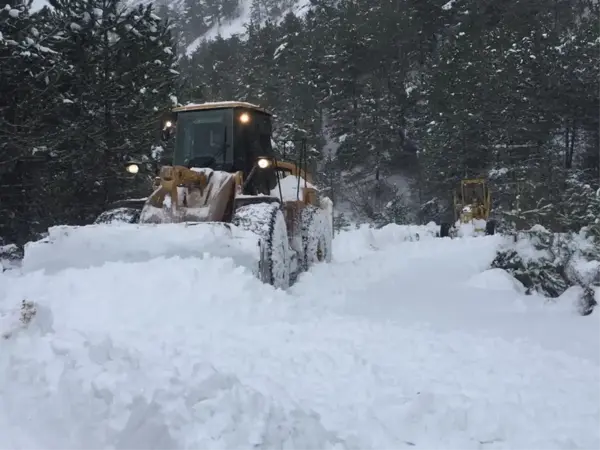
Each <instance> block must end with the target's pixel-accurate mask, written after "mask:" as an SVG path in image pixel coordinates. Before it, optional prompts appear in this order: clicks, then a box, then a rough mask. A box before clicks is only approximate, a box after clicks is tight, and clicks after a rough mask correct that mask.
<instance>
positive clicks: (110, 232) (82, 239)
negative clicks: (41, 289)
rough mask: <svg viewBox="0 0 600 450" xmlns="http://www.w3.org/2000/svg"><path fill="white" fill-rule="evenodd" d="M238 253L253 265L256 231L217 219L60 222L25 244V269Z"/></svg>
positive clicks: (53, 269)
mask: <svg viewBox="0 0 600 450" xmlns="http://www.w3.org/2000/svg"><path fill="white" fill-rule="evenodd" d="M208 254H210V255H212V256H220V257H226V258H233V259H234V260H235V261H236V263H237V264H238V265H240V266H243V267H247V268H249V269H250V270H253V269H254V268H255V265H256V264H257V261H258V239H257V237H256V235H254V234H252V233H250V232H248V231H245V230H243V229H240V228H237V227H230V226H227V225H224V224H214V223H199V224H194V223H180V224H161V225H154V224H143V225H139V224H124V223H120V224H114V225H104V224H95V225H88V226H84V227H77V226H57V227H52V228H50V229H49V230H48V236H47V237H46V238H44V239H41V240H39V241H35V242H29V243H27V244H26V245H25V251H24V257H23V262H22V269H23V270H24V271H27V272H31V271H35V270H40V269H45V270H46V271H47V272H48V273H53V272H56V271H59V270H63V269H66V268H69V267H75V268H86V267H94V266H100V265H102V264H104V263H106V262H109V261H112V262H117V261H129V262H139V261H146V260H149V259H152V258H156V257H159V256H164V257H169V256H179V257H182V258H190V257H193V258H202V257H205V256H206V255H208Z"/></svg>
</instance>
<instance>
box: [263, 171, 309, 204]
mask: <svg viewBox="0 0 600 450" xmlns="http://www.w3.org/2000/svg"><path fill="white" fill-rule="evenodd" d="M298 187H300V189H298ZM280 188H281V192H280V191H279V189H280ZM305 188H309V189H316V188H315V186H314V185H313V184H311V183H309V182H308V181H306V180H305V179H304V178H302V177H297V176H295V175H287V176H285V177H283V178H281V179H280V180H279V183H278V184H277V186H275V188H273V189H272V190H271V195H272V196H273V197H277V198H280V197H281V198H282V200H283V201H285V202H290V201H296V200H302V199H303V198H304V189H305Z"/></svg>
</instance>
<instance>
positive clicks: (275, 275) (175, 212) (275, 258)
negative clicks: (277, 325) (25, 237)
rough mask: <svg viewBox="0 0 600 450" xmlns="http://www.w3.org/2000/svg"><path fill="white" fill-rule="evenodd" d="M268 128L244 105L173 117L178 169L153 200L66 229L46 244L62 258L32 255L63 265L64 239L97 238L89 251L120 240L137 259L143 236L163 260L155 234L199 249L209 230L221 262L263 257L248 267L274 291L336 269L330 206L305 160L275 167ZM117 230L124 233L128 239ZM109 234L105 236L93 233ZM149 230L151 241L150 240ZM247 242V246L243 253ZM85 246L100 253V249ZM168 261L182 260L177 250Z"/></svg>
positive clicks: (265, 115) (203, 107)
mask: <svg viewBox="0 0 600 450" xmlns="http://www.w3.org/2000/svg"><path fill="white" fill-rule="evenodd" d="M271 118H272V114H271V113H270V112H268V111H267V110H265V109H264V108H262V107H259V106H257V105H253V104H250V103H246V102H218V103H202V104H188V105H186V106H181V107H177V108H175V109H174V110H173V111H172V113H171V114H170V116H169V118H168V120H165V121H164V124H163V127H162V130H163V138H164V139H172V138H174V153H173V155H172V160H171V161H172V162H171V164H168V165H164V166H162V167H160V168H159V171H158V176H157V177H156V179H155V184H154V190H153V192H152V193H151V194H150V195H149V196H148V197H147V198H144V199H139V200H137V201H135V200H131V201H123V202H121V204H118V205H114V207H113V208H111V209H110V210H108V211H105V212H104V213H102V214H101V215H100V216H99V217H98V219H97V220H96V222H95V224H93V225H87V226H84V227H68V229H67V230H65V227H62V228H61V233H58V232H55V233H54V234H53V233H52V229H51V230H50V233H49V236H48V237H47V238H45V240H44V242H43V243H42V244H44V245H46V244H49V243H50V244H55V248H54V249H53V250H50V248H51V247H52V246H48V245H46V247H43V246H40V245H38V246H37V248H36V249H34V248H33V247H32V248H30V251H31V252H33V251H34V250H35V251H37V252H38V253H39V252H40V251H42V250H41V249H44V251H45V254H44V258H43V259H45V260H48V258H51V257H52V258H57V257H58V256H56V255H58V254H60V253H61V250H60V248H57V247H58V246H60V244H61V243H62V244H64V245H66V243H67V242H68V241H69V239H67V238H65V236H67V235H68V236H69V238H70V240H71V241H72V242H75V241H77V239H76V238H77V236H78V235H79V236H80V237H79V239H80V240H82V239H84V238H83V237H82V236H84V235H85V236H92V235H93V236H95V237H94V238H92V237H89V239H88V241H92V240H93V239H102V236H105V235H106V236H108V235H110V236H111V237H110V239H113V240H114V239H115V238H114V236H120V238H119V239H120V242H121V244H120V245H121V246H122V247H123V253H127V254H128V255H131V254H132V253H135V252H134V251H133V250H132V249H131V248H130V247H131V246H132V245H133V244H130V241H132V240H134V239H139V238H136V236H140V235H141V234H144V235H147V236H152V237H151V238H149V239H147V240H145V242H144V244H143V246H148V248H146V249H145V250H144V251H146V253H147V254H152V255H158V254H160V251H158V250H156V251H155V249H153V248H152V246H153V245H155V244H154V242H153V241H156V240H157V239H159V238H158V234H159V233H158V232H155V231H158V230H160V232H161V233H163V235H164V234H165V233H169V234H171V236H170V237H168V238H166V239H165V241H169V242H171V243H172V244H171V247H174V246H176V243H175V238H174V237H173V233H177V234H179V235H180V236H184V235H185V236H189V237H190V239H192V240H197V239H200V235H204V236H206V233H205V232H206V230H207V229H208V230H210V231H209V232H208V234H209V237H208V238H205V242H206V243H207V245H208V246H209V247H210V248H211V251H213V250H214V251H215V252H216V253H217V254H218V253H219V251H222V250H226V249H231V248H232V247H235V246H236V245H237V247H239V248H241V247H244V249H245V250H247V249H248V248H250V250H252V249H254V247H256V248H255V251H254V253H253V255H254V256H255V258H253V259H252V260H251V262H250V263H249V265H250V266H251V268H252V270H253V272H254V273H255V275H256V276H257V277H258V278H259V279H260V280H262V281H263V282H265V283H268V284H271V285H273V286H275V287H277V288H282V289H285V288H287V287H288V286H290V285H291V284H292V283H293V282H294V281H295V279H296V278H297V276H298V275H299V274H300V273H301V272H303V271H306V270H308V268H309V267H310V266H311V265H313V264H314V263H317V262H322V261H325V262H329V261H331V256H332V248H331V247H332V238H333V223H332V209H333V204H332V202H331V200H330V199H329V198H327V197H326V196H323V195H320V192H319V190H318V189H317V188H316V187H315V185H314V184H313V180H312V178H311V176H310V174H309V173H308V172H307V168H306V155H300V158H299V162H298V163H297V164H296V163H291V162H284V161H279V160H278V159H277V157H276V156H275V152H274V149H273V148H272V143H273V141H272V122H271ZM304 151H305V150H304ZM303 164H304V167H302V165H303ZM126 169H127V171H128V172H129V173H130V174H137V173H138V172H142V170H141V167H140V166H139V165H138V164H136V163H131V164H128V165H127V167H126ZM136 176H137V175H136ZM136 202H137V205H135V204H136ZM132 210H133V213H132ZM115 222H117V223H115ZM123 222H129V223H123ZM106 227H113V228H111V229H110V230H109V231H107V229H106ZM114 227H121V228H118V230H119V233H121V234H118V233H117V232H116V231H115V230H117V228H114ZM128 227H129V228H128ZM131 227H135V229H132V228H131ZM103 228H104V232H101V231H94V230H101V229H103ZM149 229H150V230H152V233H153V234H151V235H150V234H148V233H149V232H148V230H149ZM128 236H129V237H128ZM155 236H156V238H154V237H155ZM195 236H198V238H196V237H195ZM86 239H87V238H86ZM106 239H109V238H108V237H107V238H106ZM241 240H245V241H250V244H248V242H245V244H244V245H240V241H241ZM198 242H199V241H198ZM193 244H194V242H190V244H189V245H190V246H192V245H193ZM72 245H75V244H72ZM86 245H87V246H88V248H90V246H91V245H94V246H95V247H94V248H98V249H100V248H102V247H101V246H100V244H98V243H97V242H96V241H94V242H88V244H86ZM156 245H157V244H156ZM181 245H182V246H183V245H184V244H181ZM45 249H48V250H47V251H46V250H45ZM99 251H100V250H98V251H97V252H96V253H98V252H99ZM203 251H204V250H203V249H202V248H200V247H198V249H197V251H196V253H197V254H198V255H199V256H201V254H202V253H203ZM50 252H52V253H50ZM90 252H92V253H93V251H92V250H90V251H88V253H90ZM185 252H186V253H189V251H188V249H185ZM63 253H69V251H67V250H66V249H64V251H63ZM77 253H79V252H77ZM116 253H119V252H118V251H116ZM167 253H169V254H170V255H172V256H177V255H178V253H177V252H176V251H174V250H171V251H170V252H167ZM192 256H194V255H192ZM119 258H120V256H119V255H116V256H115V251H113V252H112V253H111V257H110V259H112V260H113V261H115V260H125V259H127V256H126V255H122V259H119ZM30 259H33V256H32V258H30ZM88 259H89V258H88ZM245 261H246V263H248V259H247V258H246V259H245ZM55 262H56V261H55ZM89 264H91V263H89Z"/></svg>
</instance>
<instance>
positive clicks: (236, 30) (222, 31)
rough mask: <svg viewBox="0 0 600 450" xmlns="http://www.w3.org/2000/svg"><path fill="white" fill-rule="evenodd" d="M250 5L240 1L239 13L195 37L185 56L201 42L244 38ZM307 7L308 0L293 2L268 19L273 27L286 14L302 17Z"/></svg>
mask: <svg viewBox="0 0 600 450" xmlns="http://www.w3.org/2000/svg"><path fill="white" fill-rule="evenodd" d="M251 4H252V1H251V0H242V1H241V2H240V12H239V14H238V15H237V16H236V17H234V18H233V19H230V20H224V21H223V22H222V23H221V25H215V26H213V27H212V28H211V29H209V30H208V31H207V32H206V33H204V34H203V35H201V36H199V37H197V38H196V39H195V40H193V41H192V42H191V43H190V44H189V45H188V46H187V48H186V49H185V54H186V55H187V56H188V57H189V56H191V55H192V54H193V53H194V52H195V51H196V50H197V49H198V47H199V46H200V44H201V43H202V42H203V41H205V40H207V41H210V40H212V39H215V38H217V37H219V36H220V37H222V38H223V39H227V38H230V37H232V36H234V35H238V36H240V37H241V38H244V37H245V36H246V25H247V24H249V23H250V11H251ZM309 7H310V1H309V0H295V2H293V4H292V5H291V7H289V8H287V9H286V10H284V11H282V13H281V15H280V16H279V17H278V18H276V19H275V20H273V18H270V20H271V21H272V22H273V23H274V24H275V25H277V24H279V23H280V22H281V21H282V20H283V18H284V17H285V15H286V14H287V13H289V12H292V13H293V14H295V15H296V16H303V15H304V14H306V12H307V11H308V9H309ZM261 25H262V24H261ZM275 53H278V52H275Z"/></svg>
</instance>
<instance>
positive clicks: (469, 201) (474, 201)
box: [454, 178, 491, 220]
mask: <svg viewBox="0 0 600 450" xmlns="http://www.w3.org/2000/svg"><path fill="white" fill-rule="evenodd" d="M454 206H455V213H456V219H458V218H459V217H460V216H461V213H462V212H463V211H464V210H465V208H466V209H468V211H469V213H470V216H472V217H473V218H475V219H486V220H487V219H488V217H489V214H490V206H491V199H490V192H489V188H488V186H487V183H486V181H485V180H484V179H483V178H474V179H465V180H461V182H460V186H459V187H458V189H457V192H456V193H455V196H454Z"/></svg>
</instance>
